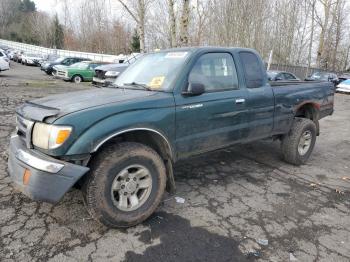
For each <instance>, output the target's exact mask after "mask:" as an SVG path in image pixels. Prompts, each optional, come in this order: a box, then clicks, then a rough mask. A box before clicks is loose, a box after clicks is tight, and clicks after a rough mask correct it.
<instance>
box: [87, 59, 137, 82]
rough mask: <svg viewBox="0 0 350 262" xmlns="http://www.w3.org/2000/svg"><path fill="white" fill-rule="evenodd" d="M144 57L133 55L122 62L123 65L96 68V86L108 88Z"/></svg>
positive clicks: (94, 80) (94, 79) (93, 80)
mask: <svg viewBox="0 0 350 262" xmlns="http://www.w3.org/2000/svg"><path fill="white" fill-rule="evenodd" d="M141 56H142V54H140V53H133V54H131V55H129V56H127V57H126V59H124V60H122V61H123V62H122V63H114V64H109V65H102V66H98V67H96V68H95V75H94V77H93V79H92V84H93V85H94V86H97V87H99V86H108V85H111V84H112V83H113V82H114V81H115V79H116V78H117V77H118V76H119V75H120V74H121V73H122V72H124V71H125V69H127V68H128V66H129V65H131V64H132V63H134V62H135V61H136V60H137V59H139V58H140V57H141Z"/></svg>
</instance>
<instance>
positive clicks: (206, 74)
mask: <svg viewBox="0 0 350 262" xmlns="http://www.w3.org/2000/svg"><path fill="white" fill-rule="evenodd" d="M333 100H334V87H333V84H332V83H330V82H317V81H313V82H309V83H305V82H275V83H273V84H271V85H270V84H269V82H268V77H267V74H266V70H265V68H264V62H263V61H262V60H261V58H260V56H259V55H258V53H257V52H256V51H254V50H251V49H243V48H216V47H202V48H182V49H169V50H164V51H159V52H154V53H149V54H146V55H144V56H143V57H142V58H140V59H139V60H138V61H136V62H135V63H134V64H132V65H131V66H130V67H128V69H127V70H126V71H125V72H124V73H123V74H121V75H120V76H119V77H118V78H117V79H116V81H115V82H114V84H113V86H111V87H110V88H96V89H92V90H85V91H78V92H72V93H68V94H61V95H54V96H50V97H45V98H40V99H36V100H33V101H30V102H26V103H24V104H23V105H21V106H19V107H18V108H17V109H16V115H17V130H16V132H15V133H14V134H13V135H12V136H11V141H10V149H9V160H8V170H9V174H10V176H11V178H12V180H13V182H14V184H15V185H16V186H17V187H18V188H19V189H20V190H21V191H22V192H23V193H24V194H26V195H27V196H29V197H30V198H32V199H34V200H39V201H46V202H51V203H56V202H58V201H59V200H60V199H61V198H62V197H63V195H64V194H65V193H66V192H67V191H68V190H69V189H70V188H72V187H73V186H74V185H77V186H78V187H79V188H81V190H82V192H83V199H84V202H85V204H86V207H87V210H88V211H89V213H90V214H91V216H92V217H93V218H95V219H96V220H98V221H100V222H101V223H103V224H105V225H107V226H110V227H129V226H133V225H136V224H138V223H140V222H142V221H144V220H145V219H147V218H148V217H149V216H150V215H151V214H152V213H153V212H154V211H155V210H156V208H157V206H158V205H159V203H160V202H161V200H162V196H163V193H164V192H165V190H168V191H170V192H174V190H175V182H174V175H173V165H174V163H176V162H177V161H178V160H180V159H185V158H189V157H191V156H194V155H197V154H202V153H205V152H209V151H213V150H217V149H221V148H225V147H229V146H232V145H234V144H241V143H247V142H252V141H256V140H259V139H264V138H273V139H279V140H280V141H281V153H282V155H283V158H284V160H285V161H286V162H288V163H290V164H293V165H301V164H304V163H305V162H306V161H307V160H308V159H309V157H310V155H311V152H312V151H313V149H314V145H315V142H316V137H317V136H318V134H319V130H320V127H319V120H320V119H321V118H323V117H326V116H328V115H331V114H332V113H333Z"/></svg>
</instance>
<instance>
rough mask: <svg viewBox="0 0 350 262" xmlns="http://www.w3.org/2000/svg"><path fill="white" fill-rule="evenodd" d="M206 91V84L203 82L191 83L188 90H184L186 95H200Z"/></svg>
mask: <svg viewBox="0 0 350 262" xmlns="http://www.w3.org/2000/svg"><path fill="white" fill-rule="evenodd" d="M204 92H205V86H204V85H203V84H201V83H189V84H188V86H187V91H184V92H182V95H184V96H199V95H201V94H203V93H204Z"/></svg>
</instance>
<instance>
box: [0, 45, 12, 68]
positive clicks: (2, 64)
mask: <svg viewBox="0 0 350 262" xmlns="http://www.w3.org/2000/svg"><path fill="white" fill-rule="evenodd" d="M9 69H10V59H9V58H8V57H7V55H6V53H5V51H3V50H1V49H0V71H5V70H9Z"/></svg>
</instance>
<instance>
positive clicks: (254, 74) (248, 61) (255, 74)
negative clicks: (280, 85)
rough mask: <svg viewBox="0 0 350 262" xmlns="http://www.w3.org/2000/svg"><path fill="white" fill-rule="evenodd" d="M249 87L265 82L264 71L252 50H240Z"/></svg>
mask: <svg viewBox="0 0 350 262" xmlns="http://www.w3.org/2000/svg"><path fill="white" fill-rule="evenodd" d="M239 56H240V59H241V61H242V64H243V69H244V74H245V79H246V82H247V87H248V88H258V87H261V86H262V85H263V84H264V73H263V71H262V68H261V64H260V62H259V59H258V57H257V56H256V55H255V54H253V53H251V52H240V53H239Z"/></svg>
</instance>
